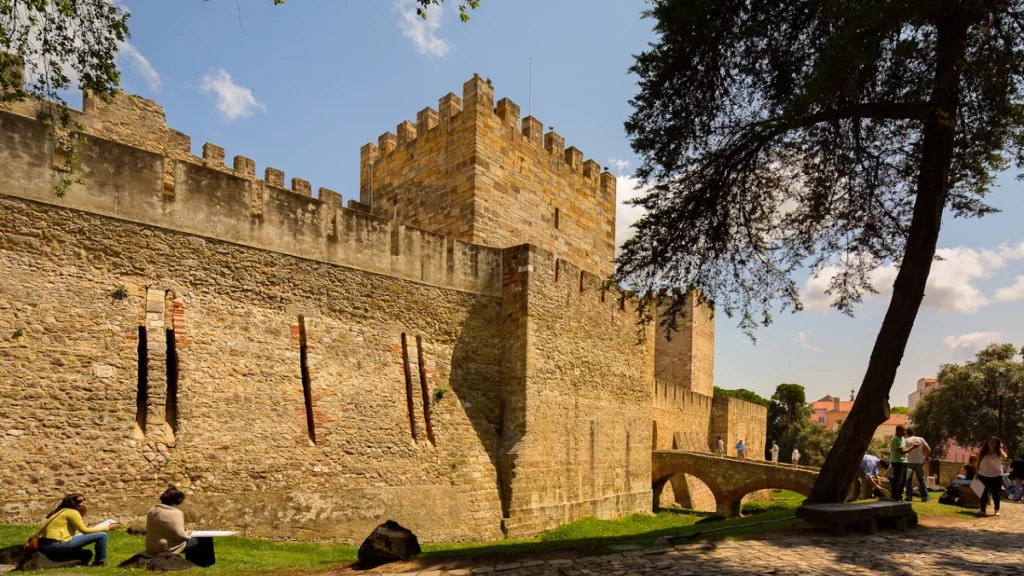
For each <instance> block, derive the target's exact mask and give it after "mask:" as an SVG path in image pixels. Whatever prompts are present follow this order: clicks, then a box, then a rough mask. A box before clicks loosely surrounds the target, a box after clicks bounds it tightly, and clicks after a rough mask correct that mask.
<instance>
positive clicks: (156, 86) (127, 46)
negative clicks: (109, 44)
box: [117, 42, 163, 92]
mask: <svg viewBox="0 0 1024 576" xmlns="http://www.w3.org/2000/svg"><path fill="white" fill-rule="evenodd" d="M117 63H118V66H120V67H122V68H124V67H126V66H127V67H128V68H131V70H132V72H135V73H136V74H138V75H139V76H142V79H143V80H145V81H146V84H147V85H149V89H150V90H153V91H154V92H156V91H159V90H160V88H161V87H162V86H163V78H162V77H161V76H160V73H159V72H157V71H156V68H153V65H152V64H150V63H149V60H146V57H145V56H143V55H142V53H141V52H139V51H138V50H137V49H136V48H135V46H132V44H131V43H130V42H118V43H117Z"/></svg>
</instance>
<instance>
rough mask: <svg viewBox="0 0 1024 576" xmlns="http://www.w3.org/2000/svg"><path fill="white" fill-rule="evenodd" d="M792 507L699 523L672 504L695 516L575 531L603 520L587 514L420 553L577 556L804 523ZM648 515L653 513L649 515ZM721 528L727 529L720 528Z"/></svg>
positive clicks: (481, 557) (698, 515)
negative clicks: (523, 535)
mask: <svg viewBox="0 0 1024 576" xmlns="http://www.w3.org/2000/svg"><path fill="white" fill-rule="evenodd" d="M794 509H795V508H793V507H789V508H785V509H779V510H771V511H768V512H764V513H761V514H756V515H751V516H745V517H742V518H733V519H730V520H722V521H719V522H708V523H698V520H700V519H703V518H707V517H709V516H711V514H710V513H706V512H691V511H684V510H681V509H678V508H675V509H669V510H670V512H669V513H670V514H678V515H679V516H680V517H682V518H686V519H688V520H691V522H689V523H687V524H676V525H673V526H666V527H662V528H654V529H650V530H645V531H637V532H632V533H628V534H619V535H602V536H588V535H587V533H588V532H589V530H588V528H587V527H584V528H583V529H580V530H578V531H576V533H575V534H574V530H573V528H574V526H579V525H580V524H585V523H588V522H594V523H601V522H605V521H599V520H594V519H583V520H580V521H577V522H573V523H571V524H567V525H565V526H562V527H561V528H557V529H555V530H551V531H548V532H546V533H545V534H544V535H542V536H541V537H539V538H531V539H520V540H499V541H495V542H481V543H478V544H477V543H469V544H427V545H424V547H423V549H424V550H423V554H422V555H421V558H422V559H423V560H427V561H443V560H449V559H459V558H469V557H472V558H473V559H474V560H475V561H477V562H480V563H486V562H487V560H488V559H499V557H500V559H501V560H503V561H505V562H508V561H510V560H508V557H511V556H520V555H522V556H530V557H531V559H536V560H543V559H555V558H574V557H582V556H593V555H600V554H607V553H610V552H618V551H623V550H626V549H628V548H637V549H639V548H647V547H650V546H653V545H654V543H655V541H656V540H658V539H659V538H661V537H665V536H671V537H673V539H674V541H675V543H680V542H685V541H687V539H688V538H692V537H697V536H699V535H702V534H705V533H707V532H709V531H715V532H713V533H712V534H708V535H709V536H712V535H713V537H715V538H733V537H743V536H747V535H753V534H758V533H764V532H769V531H773V532H774V531H780V530H792V529H794V528H799V527H802V526H803V522H802V521H800V520H797V519H795V518H794V519H788V518H789V517H791V516H793V511H794ZM666 512H667V510H665V509H663V511H662V515H664V514H665V513H666ZM647 518H652V517H650V516H648V517H647ZM655 518H656V517H655ZM767 522H771V523H767ZM609 523H610V522H609ZM723 528H724V530H722V529H723ZM619 547H628V548H619ZM431 567H435V568H442V569H443V568H446V567H447V566H441V565H437V566H435V565H434V564H431ZM451 567H458V566H451Z"/></svg>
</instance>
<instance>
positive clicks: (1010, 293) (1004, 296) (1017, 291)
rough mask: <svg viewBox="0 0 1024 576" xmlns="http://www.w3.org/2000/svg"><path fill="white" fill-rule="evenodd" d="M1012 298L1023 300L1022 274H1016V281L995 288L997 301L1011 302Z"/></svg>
mask: <svg viewBox="0 0 1024 576" xmlns="http://www.w3.org/2000/svg"><path fill="white" fill-rule="evenodd" d="M1014 300H1024V276H1017V282H1015V283H1014V284H1012V285H1011V286H1006V287H1005V288H1000V289H999V290H996V301H997V302H1012V301H1014Z"/></svg>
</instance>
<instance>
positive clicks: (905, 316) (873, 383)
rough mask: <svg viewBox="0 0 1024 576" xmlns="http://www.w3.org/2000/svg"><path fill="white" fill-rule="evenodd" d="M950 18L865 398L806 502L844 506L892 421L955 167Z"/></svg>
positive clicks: (959, 31) (956, 66) (958, 36)
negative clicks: (895, 387)
mask: <svg viewBox="0 0 1024 576" xmlns="http://www.w3.org/2000/svg"><path fill="white" fill-rule="evenodd" d="M951 12H953V13H947V14H946V15H945V18H944V19H943V21H941V22H938V23H937V24H936V29H937V37H936V66H935V84H934V87H933V90H932V102H931V104H932V109H931V110H930V112H929V114H928V116H927V118H926V119H925V121H924V128H923V131H922V140H921V143H922V154H921V168H920V173H919V174H918V180H917V198H916V200H915V202H914V215H913V218H912V219H911V222H910V233H909V234H908V236H907V247H906V252H905V253H904V255H903V261H902V262H901V263H900V269H899V273H898V274H897V275H896V282H895V283H894V284H893V292H892V300H891V301H890V302H889V309H888V310H887V311H886V313H885V319H884V320H883V321H882V327H881V329H880V330H879V331H878V337H877V338H876V339H875V346H874V348H873V349H872V351H871V360H870V362H869V363H868V369H867V372H866V373H865V375H864V381H863V382H862V383H861V387H860V393H859V394H858V395H857V399H856V401H855V402H854V403H853V409H852V410H851V411H850V416H849V418H847V420H846V422H845V423H844V424H843V427H842V428H841V429H840V430H839V437H838V438H837V439H836V443H835V445H834V446H833V447H832V451H831V452H829V454H828V457H827V458H826V459H825V464H824V466H822V468H821V473H820V474H819V475H818V479H817V480H816V481H815V483H814V487H813V488H812V489H811V494H810V496H809V497H808V498H807V502H808V503H818V502H842V501H843V500H844V498H845V496H846V492H847V489H848V488H849V486H850V483H851V482H853V479H854V476H855V475H856V474H857V471H858V469H859V466H860V462H861V459H862V458H863V456H864V452H865V451H866V450H867V448H868V445H869V444H870V442H871V437H872V436H873V435H874V433H875V429H876V428H878V425H879V424H881V423H882V422H884V421H885V420H886V418H888V417H889V402H888V401H889V391H890V390H891V389H892V384H893V381H894V380H895V379H896V370H897V369H898V368H899V366H900V362H901V361H902V360H903V353H904V351H905V349H906V346H907V340H909V339H910V332H911V329H913V327H914V320H915V319H916V317H917V312H918V309H919V308H920V307H921V300H922V299H924V289H925V285H926V284H927V282H928V274H929V272H930V271H931V267H932V260H933V259H934V257H935V245H936V243H937V242H938V239H939V227H940V226H941V224H942V211H943V209H944V208H945V205H946V195H947V193H948V189H949V182H948V175H949V168H950V165H951V164H952V161H953V137H954V133H955V129H956V117H957V106H958V103H959V99H960V87H959V85H960V72H961V66H962V62H963V57H964V53H965V51H966V45H967V29H968V27H969V24H970V23H969V22H968V19H967V18H966V16H964V15H962V14H956V13H955V11H951Z"/></svg>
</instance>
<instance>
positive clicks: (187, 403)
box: [0, 76, 763, 541]
mask: <svg viewBox="0 0 1024 576" xmlns="http://www.w3.org/2000/svg"><path fill="white" fill-rule="evenodd" d="M37 106H38V104H34V103H27V104H19V105H15V106H7V107H6V109H7V110H8V111H7V112H4V111H0V168H2V169H0V397H3V398H5V400H6V399H8V398H9V399H11V401H10V402H5V403H3V404H2V405H0V466H2V467H3V468H4V469H5V470H10V471H12V473H11V474H9V475H8V476H5V477H4V478H3V479H2V481H0V520H2V521H37V520H38V517H39V516H40V515H41V514H42V513H43V512H45V511H46V510H47V509H49V508H50V507H52V505H53V502H54V501H56V500H57V499H58V498H59V497H60V496H61V495H62V494H63V493H66V492H69V491H82V492H85V493H87V494H88V495H89V496H90V500H91V501H92V502H93V505H92V507H91V508H92V511H93V513H94V514H96V515H97V516H112V517H116V518H119V519H122V520H133V519H139V518H140V517H141V515H142V514H144V513H145V510H146V509H147V508H148V507H149V506H150V505H151V504H152V503H153V499H154V497H155V496H156V495H157V494H158V493H159V492H160V491H162V489H163V488H164V487H165V486H166V484H167V483H171V482H173V483H175V484H177V485H179V486H181V487H183V488H184V489H185V490H186V492H187V493H188V494H189V498H188V500H187V501H186V504H185V510H186V514H187V515H188V518H189V519H190V522H191V523H193V524H194V525H197V526H200V525H206V526H219V527H231V528H238V529H240V530H243V531H244V532H245V533H247V534H249V535H254V536H266V537H277V538H300V539H314V538H316V539H319V538H332V539H338V540H344V541H357V540H360V539H362V538H363V537H364V536H365V534H366V533H368V532H369V530H370V529H372V527H373V526H375V525H376V524H377V523H379V522H380V521H381V520H382V519H384V517H385V516H386V517H388V518H392V519H395V520H398V521H400V522H402V523H403V524H406V525H408V526H410V527H411V528H413V529H414V530H415V531H416V532H417V533H418V534H419V535H420V536H421V537H422V538H423V539H425V540H428V541H429V540H458V539H470V538H473V539H477V538H484V539H487V538H494V537H498V536H500V535H501V533H502V531H504V532H505V533H507V534H509V535H513V536H520V535H531V534H536V533H537V532H539V531H541V530H544V529H546V528H550V527H553V526H556V525H558V524H561V523H563V522H566V521H571V520H575V519H577V518H580V517H582V516H588V515H592V516H597V517H602V518H611V517H616V516H619V515H622V514H628V513H634V512H642V511H645V510H649V509H650V504H651V483H650V466H651V459H650V452H649V447H651V446H655V445H656V443H657V445H660V444H661V442H662V440H663V439H664V438H665V435H664V433H663V432H662V433H659V434H657V437H655V436H652V422H654V423H655V425H657V423H659V422H660V423H661V424H662V426H663V428H665V429H672V430H673V432H674V433H673V434H670V435H669V436H668V438H670V439H671V438H672V436H675V437H676V444H677V445H686V446H697V445H699V431H698V430H697V429H699V428H704V429H705V430H708V429H710V428H713V427H714V418H713V417H712V416H711V415H710V414H711V408H709V407H708V406H707V404H708V402H707V400H709V399H708V398H707V397H706V396H708V395H710V394H711V382H712V380H711V378H712V370H713V338H714V326H713V316H711V315H705V316H702V315H701V314H696V315H695V316H694V318H695V319H696V320H695V324H694V326H692V327H690V328H688V333H689V334H690V335H691V336H690V338H691V343H692V346H691V349H689V350H686V351H684V352H685V354H686V359H685V364H686V368H685V370H681V371H680V372H679V373H680V375H679V376H678V377H673V378H672V379H671V380H670V384H669V385H670V386H672V387H673V388H672V392H671V393H672V401H671V402H669V400H668V396H667V392H668V388H661V389H659V388H656V386H655V383H654V375H655V357H656V356H657V354H656V350H655V334H654V331H653V328H651V327H646V328H641V327H640V325H639V324H638V323H637V321H636V320H637V318H636V311H635V307H634V303H632V302H625V301H623V300H621V299H620V295H619V294H618V293H617V292H615V291H614V290H612V291H609V292H603V291H602V290H600V287H601V284H602V280H603V278H604V277H605V276H606V275H607V273H609V272H610V271H611V264H612V256H613V251H614V237H613V236H614V217H615V178H614V177H613V176H612V175H611V174H608V173H607V172H605V173H603V174H602V173H601V172H600V170H599V166H598V165H597V163H596V162H593V161H591V160H588V161H587V162H583V157H582V153H580V152H579V151H578V150H577V149H576V148H568V149H564V148H563V147H564V141H563V140H562V139H561V138H560V137H559V136H558V135H557V134H555V133H554V132H549V133H548V134H546V135H544V136H543V137H542V136H541V128H542V125H541V124H540V122H539V121H537V120H536V119H532V118H527V119H524V120H523V122H522V130H521V131H520V130H519V129H518V128H517V125H518V123H519V120H518V118H519V109H518V107H517V106H515V104H513V103H512V102H510V101H508V100H507V99H506V100H502V101H501V102H499V103H498V105H497V107H495V106H494V104H493V90H492V88H491V87H490V84H489V83H486V82H484V81H483V80H482V79H481V78H479V77H478V76H475V77H474V78H473V79H472V80H470V81H469V82H467V83H466V85H465V86H464V87H463V98H462V101H460V100H459V98H457V97H455V96H454V95H449V96H447V97H445V98H443V99H442V101H441V103H440V110H439V111H438V112H434V111H432V110H430V109H426V110H424V111H422V112H421V113H420V114H419V116H418V118H417V123H416V124H412V123H411V122H405V123H403V124H402V125H400V126H399V128H398V134H397V135H389V134H385V135H384V136H382V137H381V139H380V140H379V142H378V145H377V146H374V145H367V146H364V148H363V150H362V151H361V175H360V200H361V202H350V203H349V208H348V209H346V208H344V207H342V205H341V195H340V194H338V193H336V192H334V191H332V190H329V189H326V188H320V189H319V190H318V193H317V195H316V197H313V191H312V186H311V185H310V183H309V182H307V181H305V180H303V179H301V178H292V180H291V185H290V186H289V187H286V185H285V177H284V172H282V171H281V170H278V169H276V168H272V167H267V168H266V169H265V173H264V176H263V178H259V177H258V176H257V175H256V164H255V162H254V161H253V160H251V159H249V158H246V157H243V156H235V157H234V159H233V162H232V163H231V166H230V167H229V166H227V165H226V164H225V152H224V150H223V149H222V148H220V147H218V146H216V145H213V144H209V143H207V144H205V145H204V146H203V153H202V157H201V158H200V157H196V156H193V155H192V154H191V141H190V139H189V137H188V136H187V135H184V134H182V133H180V132H177V131H175V130H173V129H171V128H169V127H167V126H166V122H165V119H164V113H163V110H162V108H160V106H158V105H157V104H155V103H153V102H151V101H148V100H145V99H142V98H139V97H135V96H129V95H125V94H121V95H119V96H117V97H116V98H114V99H112V100H110V101H103V100H99V99H92V98H89V97H88V96H86V97H85V98H84V100H83V110H82V111H81V112H77V111H72V115H73V117H74V120H76V121H78V122H82V123H83V124H84V126H85V132H86V133H87V134H88V135H89V137H88V138H87V139H86V140H85V141H83V142H81V143H79V145H78V147H77V152H78V155H79V165H78V166H77V167H76V168H75V171H76V172H77V173H79V174H81V175H82V176H83V177H84V178H85V181H86V184H85V185H75V186H72V187H71V189H70V190H69V191H68V194H67V195H66V196H65V197H63V198H58V197H56V196H55V195H54V192H53V186H54V184H56V183H57V182H58V181H59V179H60V177H61V175H62V170H63V169H64V159H63V158H62V157H59V154H56V153H55V152H54V149H53V145H52V143H51V142H50V141H49V140H48V138H47V134H46V130H45V129H44V128H42V127H41V126H40V125H39V123H38V122H36V121H35V120H34V119H33V118H32V117H31V116H32V115H34V112H35V109H36V107H37ZM12 111H13V112H12ZM556 210H557V212H556ZM414 226H415V227H414ZM468 242H478V243H482V244H486V246H481V245H478V244H472V243H468ZM523 242H531V243H533V244H536V245H537V246H540V248H538V247H536V246H531V245H527V244H524V245H521V246H516V245H518V244H522V243H523ZM508 246H515V247H514V248H507V249H504V250H502V248H506V247H508ZM577 264H578V265H579V266H577ZM583 270H593V271H595V272H596V273H597V274H598V275H594V274H590V273H589V272H584V271H583ZM5 333H8V334H9V336H8V335H6V334H5ZM661 352H663V353H675V351H673V350H667V349H666V348H664V347H662V349H661ZM683 373H685V374H683ZM684 378H685V382H684ZM705 385H706V386H705ZM705 387H706V388H707V394H706V395H704V396H702V391H703V389H704V388H705ZM652 391H653V392H654V393H655V398H656V400H655V402H654V406H653V407H652V404H651V397H652ZM659 392H660V394H661V398H662V399H661V400H657V398H658V397H659V396H658V394H659ZM677 398H678V399H679V400H678V401H677V400H676V399H677ZM730 413H735V414H734V416H737V417H738V412H736V411H730V410H728V409H727V410H726V411H725V415H726V421H728V422H729V423H727V424H725V426H727V427H729V428H730V429H731V427H732V426H733V425H734V423H733V422H731V421H729V418H730V417H731V416H729V414H730ZM738 418H739V417H738ZM762 418H763V417H762ZM742 422H745V420H743V418H739V419H736V420H735V425H737V426H738V425H740V423H742ZM744 431H746V429H744ZM683 484H687V483H686V482H684V483H683ZM700 486H703V485H702V484H701V485H700ZM700 486H697V485H694V486H691V487H689V488H688V489H685V490H688V492H687V494H686V498H690V499H691V500H692V501H693V502H697V501H698V500H700V498H702V497H703V496H701V493H700ZM704 488H705V489H706V487H704ZM685 490H684V491H685ZM676 493H677V494H683V492H680V491H679V489H677V491H676ZM694 507H696V505H694Z"/></svg>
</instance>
